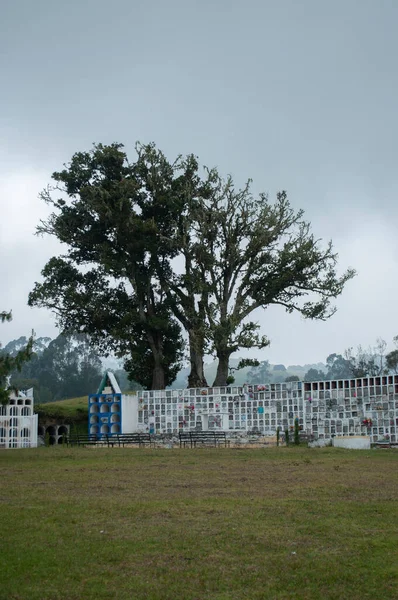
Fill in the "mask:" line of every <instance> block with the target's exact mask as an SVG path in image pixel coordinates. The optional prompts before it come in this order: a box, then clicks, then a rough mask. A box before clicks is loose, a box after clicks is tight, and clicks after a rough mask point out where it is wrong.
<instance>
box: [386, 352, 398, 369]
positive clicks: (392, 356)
mask: <svg viewBox="0 0 398 600" xmlns="http://www.w3.org/2000/svg"><path fill="white" fill-rule="evenodd" d="M386 365H387V368H388V369H389V370H390V371H392V372H393V373H398V350H392V351H391V352H389V353H388V354H387V355H386Z"/></svg>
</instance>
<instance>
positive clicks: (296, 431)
mask: <svg viewBox="0 0 398 600" xmlns="http://www.w3.org/2000/svg"><path fill="white" fill-rule="evenodd" d="M294 443H295V444H296V446H298V445H299V443H300V427H299V420H298V419H297V418H296V419H294Z"/></svg>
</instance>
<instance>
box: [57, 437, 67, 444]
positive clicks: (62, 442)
mask: <svg viewBox="0 0 398 600" xmlns="http://www.w3.org/2000/svg"><path fill="white" fill-rule="evenodd" d="M58 444H66V436H64V435H60V436H59V438H58Z"/></svg>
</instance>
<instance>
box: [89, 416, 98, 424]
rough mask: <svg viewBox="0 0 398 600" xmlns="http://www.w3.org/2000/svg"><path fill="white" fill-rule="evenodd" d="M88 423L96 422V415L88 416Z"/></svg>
mask: <svg viewBox="0 0 398 600" xmlns="http://www.w3.org/2000/svg"><path fill="white" fill-rule="evenodd" d="M90 423H91V424H94V423H98V417H97V415H93V416H92V417H90Z"/></svg>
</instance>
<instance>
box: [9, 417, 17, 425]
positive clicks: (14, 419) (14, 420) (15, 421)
mask: <svg viewBox="0 0 398 600" xmlns="http://www.w3.org/2000/svg"><path fill="white" fill-rule="evenodd" d="M10 425H11V427H18V419H17V418H16V417H13V418H12V419H10Z"/></svg>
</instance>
